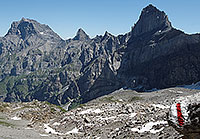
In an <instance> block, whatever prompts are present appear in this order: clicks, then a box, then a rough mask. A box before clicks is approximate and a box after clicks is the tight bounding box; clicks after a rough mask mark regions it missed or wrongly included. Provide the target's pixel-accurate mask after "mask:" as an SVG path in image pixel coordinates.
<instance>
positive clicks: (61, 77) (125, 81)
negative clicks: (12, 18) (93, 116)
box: [0, 5, 200, 105]
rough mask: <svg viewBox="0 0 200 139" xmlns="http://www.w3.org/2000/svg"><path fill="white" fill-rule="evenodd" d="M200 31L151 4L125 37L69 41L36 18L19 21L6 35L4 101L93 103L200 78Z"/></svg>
mask: <svg viewBox="0 0 200 139" xmlns="http://www.w3.org/2000/svg"><path fill="white" fill-rule="evenodd" d="M199 46H200V35H199V34H194V35H188V34H185V33H184V32H182V31H179V30H177V29H175V28H173V27H172V25H171V23H170V21H169V20H168V17H167V15H166V14H165V13H164V12H163V11H160V10H158V9H157V8H156V7H154V6H152V5H149V6H147V7H146V8H144V9H143V10H142V12H141V15H140V18H139V20H138V22H137V23H136V24H135V25H134V26H133V28H132V30H131V31H130V32H129V33H127V34H125V35H118V36H113V35H112V34H110V33H108V32H105V34H104V35H100V36H96V37H95V38H90V37H89V36H88V35H87V34H86V33H85V32H84V31H83V30H82V29H79V30H78V32H77V34H76V36H75V37H74V38H72V39H68V40H63V39H62V38H60V37H59V36H58V35H57V34H56V33H55V32H53V30H52V29H51V28H50V27H49V26H47V25H44V24H40V23H38V22H37V21H35V20H30V19H24V18H22V19H21V20H20V21H17V22H13V23H12V25H11V28H10V29H9V31H8V33H7V34H6V35H5V36H4V37H2V38H0V79H1V81H0V96H1V97H0V99H1V100H2V101H7V102H14V101H32V100H33V99H37V100H40V101H44V100H46V101H49V102H51V103H54V104H59V105H61V104H66V103H68V104H72V105H75V104H77V103H83V102H87V101H89V100H92V99H94V98H97V97H99V96H102V95H106V94H109V93H111V92H113V91H115V90H117V89H119V88H121V87H128V88H132V89H135V90H138V91H144V90H149V89H153V88H166V87H171V86H177V85H183V84H191V83H193V82H197V81H199V79H200V78H199V69H200V67H199V66H198V65H200V64H199V62H200V60H199V58H200V55H199V54H198V50H199Z"/></svg>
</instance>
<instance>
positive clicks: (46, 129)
mask: <svg viewBox="0 0 200 139" xmlns="http://www.w3.org/2000/svg"><path fill="white" fill-rule="evenodd" d="M44 130H45V132H46V133H48V134H49V133H51V134H57V135H64V134H62V133H59V132H56V131H55V130H54V129H53V128H51V127H49V125H48V124H44Z"/></svg>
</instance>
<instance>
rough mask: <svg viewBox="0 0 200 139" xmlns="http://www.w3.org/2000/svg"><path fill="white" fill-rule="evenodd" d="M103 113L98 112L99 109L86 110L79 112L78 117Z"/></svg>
mask: <svg viewBox="0 0 200 139" xmlns="http://www.w3.org/2000/svg"><path fill="white" fill-rule="evenodd" d="M102 112H103V111H102V110H100V109H95V110H93V109H87V110H84V111H81V112H79V115H83V114H87V113H102Z"/></svg>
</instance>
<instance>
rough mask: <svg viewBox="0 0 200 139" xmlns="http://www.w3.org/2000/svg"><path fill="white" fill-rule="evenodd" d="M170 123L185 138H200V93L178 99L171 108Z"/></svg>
mask: <svg viewBox="0 0 200 139" xmlns="http://www.w3.org/2000/svg"><path fill="white" fill-rule="evenodd" d="M168 123H169V125H171V126H172V127H174V128H175V129H176V130H177V131H178V132H180V133H181V134H183V135H184V138H188V139H189V138H194V139H197V138H200V93H198V94H195V95H192V96H187V97H181V98H179V99H177V100H176V101H175V103H174V104H172V106H171V108H170V110H169V113H168Z"/></svg>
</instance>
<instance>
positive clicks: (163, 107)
mask: <svg viewBox="0 0 200 139" xmlns="http://www.w3.org/2000/svg"><path fill="white" fill-rule="evenodd" d="M152 106H153V107H155V108H160V109H169V108H170V106H167V105H166V106H165V105H162V104H152Z"/></svg>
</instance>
